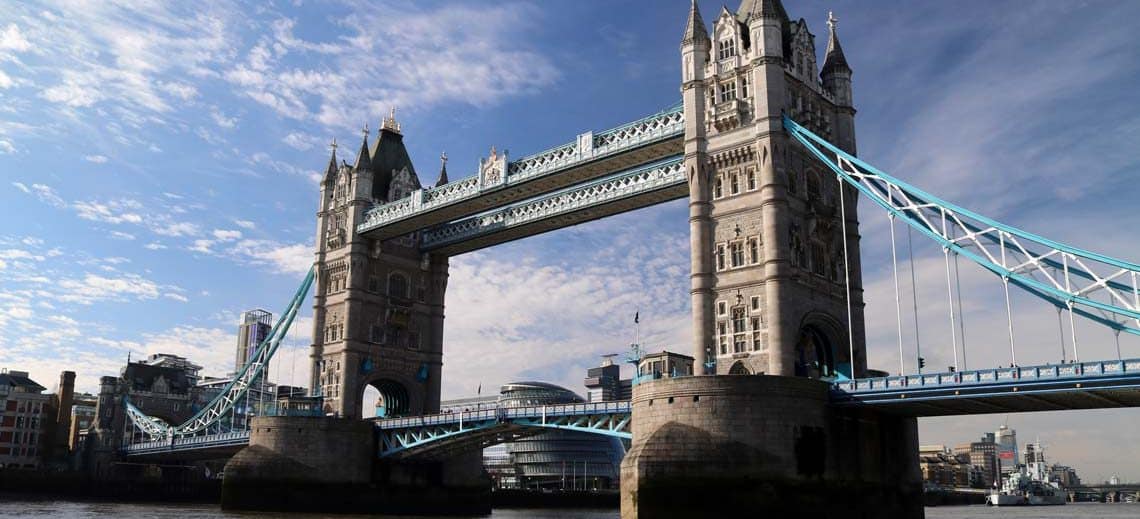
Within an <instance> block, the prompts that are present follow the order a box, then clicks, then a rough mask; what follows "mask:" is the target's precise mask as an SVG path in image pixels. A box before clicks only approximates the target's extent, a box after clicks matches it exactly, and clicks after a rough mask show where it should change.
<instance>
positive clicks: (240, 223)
mask: <svg viewBox="0 0 1140 519" xmlns="http://www.w3.org/2000/svg"><path fill="white" fill-rule="evenodd" d="M234 225H236V226H238V227H241V228H242V229H249V230H251V231H252V230H253V229H256V228H257V224H255V223H253V222H251V221H249V220H234Z"/></svg>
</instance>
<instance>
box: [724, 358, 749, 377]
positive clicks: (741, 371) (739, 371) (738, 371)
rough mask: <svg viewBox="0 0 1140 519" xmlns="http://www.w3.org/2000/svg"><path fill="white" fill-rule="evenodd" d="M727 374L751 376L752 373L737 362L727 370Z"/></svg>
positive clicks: (741, 363)
mask: <svg viewBox="0 0 1140 519" xmlns="http://www.w3.org/2000/svg"><path fill="white" fill-rule="evenodd" d="M728 374H729V375H751V374H752V371H750V370H749V369H748V366H745V365H744V363H743V362H741V361H739V360H738V361H736V362H734V363H732V367H731V368H729V369H728Z"/></svg>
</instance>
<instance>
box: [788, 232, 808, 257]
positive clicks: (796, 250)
mask: <svg viewBox="0 0 1140 519" xmlns="http://www.w3.org/2000/svg"><path fill="white" fill-rule="evenodd" d="M788 230H789V232H790V234H791V237H790V240H789V243H790V244H791V249H792V251H791V252H792V265H793V266H796V267H802V266H804V265H805V264H806V263H807V262H806V261H805V260H806V258H804V243H803V240H802V238H800V226H799V225H797V224H792V225H790V226H789V227H788Z"/></svg>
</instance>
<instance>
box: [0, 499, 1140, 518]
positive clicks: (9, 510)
mask: <svg viewBox="0 0 1140 519" xmlns="http://www.w3.org/2000/svg"><path fill="white" fill-rule="evenodd" d="M281 515H282V514H279V513H237V512H223V511H222V510H221V509H220V508H218V506H217V505H200V504H177V505H164V504H137V503H130V504H128V503H83V502H75V501H9V500H3V501H0V517H4V518H25V517H37V518H45V517H52V518H56V517H58V518H61V519H85V518H91V517H147V518H158V519H175V518H177V519H218V518H233V517H244V518H249V517H280V516H281ZM618 515H619V514H618V511H617V509H613V508H609V509H602V510H542V509H496V510H495V511H494V512H492V513H491V515H490V516H489V517H491V518H494V519H616V518H617V517H618ZM742 515H747V514H742ZM288 517H289V518H290V519H316V518H323V517H328V518H340V517H383V518H387V519H399V518H401V517H405V516H393V515H383V516H381V515H376V516H362V515H355V516H346V515H316V514H290V515H289V516H288ZM417 517H418V519H424V516H417ZM478 517H488V516H478ZM926 517H927V519H983V518H984V519H993V518H1016V519H1060V518H1070V517H1075V518H1094V517H1095V518H1104V519H1124V518H1136V517H1140V504H1131V503H1073V504H1069V505H1065V506H1054V507H1034V508H1000V509H999V508H990V507H986V506H984V505H975V506H943V507H935V508H927V509H926Z"/></svg>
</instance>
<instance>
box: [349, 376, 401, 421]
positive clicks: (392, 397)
mask: <svg viewBox="0 0 1140 519" xmlns="http://www.w3.org/2000/svg"><path fill="white" fill-rule="evenodd" d="M410 409H411V399H410V398H409V396H408V389H407V388H406V387H404V385H403V384H401V383H399V382H396V381H394V380H388V379H380V380H376V381H374V382H371V383H369V384H367V385H366V386H365V387H364V390H363V395H362V396H361V399H360V416H361V418H372V417H377V418H392V417H396V416H405V415H407V414H408V413H409V411H410Z"/></svg>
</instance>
